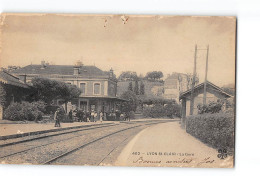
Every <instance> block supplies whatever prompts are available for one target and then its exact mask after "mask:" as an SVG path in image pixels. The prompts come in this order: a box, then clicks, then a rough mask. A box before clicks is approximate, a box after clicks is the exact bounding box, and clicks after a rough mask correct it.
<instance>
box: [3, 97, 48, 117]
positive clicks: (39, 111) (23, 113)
mask: <svg viewBox="0 0 260 176" xmlns="http://www.w3.org/2000/svg"><path fill="white" fill-rule="evenodd" d="M44 109H45V104H44V102H42V101H38V102H32V103H29V102H25V101H24V102H21V103H12V104H11V105H9V106H8V107H7V109H6V110H5V113H4V118H5V119H7V120H12V121H24V120H28V121H33V120H34V121H38V120H40V119H41V118H42V115H43V111H44Z"/></svg>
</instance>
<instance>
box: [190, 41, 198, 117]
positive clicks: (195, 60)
mask: <svg viewBox="0 0 260 176" xmlns="http://www.w3.org/2000/svg"><path fill="white" fill-rule="evenodd" d="M196 65H197V44H196V45H195V53H194V67H193V77H192V83H191V97H190V115H193V108H194V95H193V94H194V86H195V79H196Z"/></svg>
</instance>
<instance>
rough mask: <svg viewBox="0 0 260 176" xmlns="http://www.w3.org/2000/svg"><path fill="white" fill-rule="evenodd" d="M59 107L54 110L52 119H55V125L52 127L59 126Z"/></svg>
mask: <svg viewBox="0 0 260 176" xmlns="http://www.w3.org/2000/svg"><path fill="white" fill-rule="evenodd" d="M60 115H61V114H60V108H58V109H57V110H56V112H55V113H54V120H55V125H54V127H60Z"/></svg>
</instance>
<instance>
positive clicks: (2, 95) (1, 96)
mask: <svg viewBox="0 0 260 176" xmlns="http://www.w3.org/2000/svg"><path fill="white" fill-rule="evenodd" d="M5 103H6V91H5V89H4V86H3V85H2V83H0V105H2V106H4V105H5Z"/></svg>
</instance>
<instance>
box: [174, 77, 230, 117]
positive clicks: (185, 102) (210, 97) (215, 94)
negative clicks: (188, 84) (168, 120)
mask: <svg viewBox="0 0 260 176" xmlns="http://www.w3.org/2000/svg"><path fill="white" fill-rule="evenodd" d="M204 84H205V82H203V83H201V84H198V85H197V86H195V87H194V89H193V102H194V106H193V114H190V103H191V89H189V90H187V91H185V92H183V93H181V94H180V98H179V100H180V102H181V105H182V112H181V117H182V118H186V116H189V115H196V114H198V108H197V106H198V105H199V104H203V93H204ZM230 97H232V96H231V95H229V94H228V93H226V92H225V91H223V90H222V89H221V88H220V87H218V86H216V85H215V84H213V83H211V82H209V81H207V82H206V104H207V103H209V102H212V101H215V102H216V101H217V100H218V99H221V100H224V99H228V98H230Z"/></svg>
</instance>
